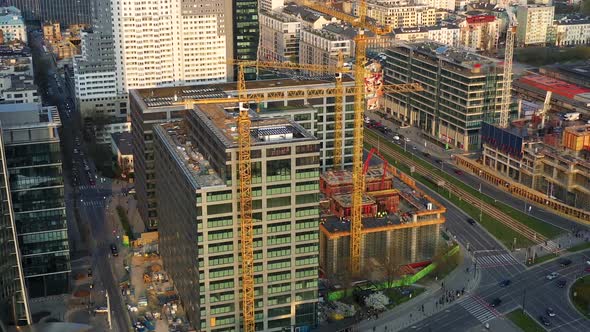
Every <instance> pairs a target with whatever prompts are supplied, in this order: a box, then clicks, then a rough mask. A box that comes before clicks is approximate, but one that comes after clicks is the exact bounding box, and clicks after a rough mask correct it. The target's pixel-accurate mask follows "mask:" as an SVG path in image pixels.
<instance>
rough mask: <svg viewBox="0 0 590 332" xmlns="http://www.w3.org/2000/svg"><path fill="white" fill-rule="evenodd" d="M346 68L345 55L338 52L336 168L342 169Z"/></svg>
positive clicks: (335, 133) (335, 134)
mask: <svg viewBox="0 0 590 332" xmlns="http://www.w3.org/2000/svg"><path fill="white" fill-rule="evenodd" d="M343 66H344V54H342V51H340V52H338V63H337V64H336V91H335V98H334V168H335V169H338V168H340V167H342V113H343V112H344V103H343V94H344V91H343V90H342V87H343V85H342V75H343V72H342V67H343Z"/></svg>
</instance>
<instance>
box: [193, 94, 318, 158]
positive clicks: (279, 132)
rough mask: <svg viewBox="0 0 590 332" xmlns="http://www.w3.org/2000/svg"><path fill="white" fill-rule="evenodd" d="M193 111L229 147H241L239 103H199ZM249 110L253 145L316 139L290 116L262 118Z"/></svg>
mask: <svg viewBox="0 0 590 332" xmlns="http://www.w3.org/2000/svg"><path fill="white" fill-rule="evenodd" d="M192 112H194V114H195V115H197V116H198V117H199V119H200V120H201V121H202V122H203V123H204V124H205V125H206V126H207V127H208V128H209V129H210V130H211V131H212V132H213V134H214V135H215V136H216V137H217V138H219V139H220V140H221V141H222V142H223V144H224V145H225V148H232V147H237V146H238V131H237V119H238V115H239V109H238V105H237V103H223V104H201V105H195V108H194V109H193V110H192ZM248 113H249V116H250V120H251V124H250V139H251V145H252V146H255V145H266V144H273V143H285V142H289V141H294V140H315V139H316V138H315V137H314V136H312V135H311V134H310V133H309V132H308V131H307V130H305V129H304V128H303V127H301V126H300V125H299V124H298V123H296V122H293V121H291V120H290V119H288V118H286V117H279V118H262V117H259V116H258V114H257V113H256V112H254V111H252V110H248Z"/></svg>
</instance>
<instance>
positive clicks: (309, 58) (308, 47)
mask: <svg viewBox="0 0 590 332" xmlns="http://www.w3.org/2000/svg"><path fill="white" fill-rule="evenodd" d="M349 29H354V28H352V27H349ZM343 30H344V29H343V28H341V27H340V26H339V25H331V24H329V25H326V26H325V27H324V28H323V29H321V30H312V29H303V30H301V33H300V36H301V40H300V42H299V63H302V64H317V65H326V66H327V65H331V66H335V65H336V63H337V61H338V54H339V53H340V52H342V54H343V55H344V57H345V58H347V57H350V56H352V54H353V52H354V50H353V45H354V42H353V41H352V38H347V36H345V35H344V31H343Z"/></svg>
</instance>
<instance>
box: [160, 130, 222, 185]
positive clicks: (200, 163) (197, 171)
mask: <svg viewBox="0 0 590 332" xmlns="http://www.w3.org/2000/svg"><path fill="white" fill-rule="evenodd" d="M154 133H156V134H157V135H158V136H160V137H162V141H163V143H164V146H166V148H167V150H168V153H170V154H171V156H172V158H173V159H174V160H176V163H177V164H178V165H179V166H180V168H181V169H182V171H183V173H184V174H185V175H186V176H187V178H188V179H189V180H190V181H191V183H192V185H193V188H194V189H200V188H204V187H217V186H226V184H225V182H224V181H223V179H222V178H221V177H220V176H219V174H217V172H215V170H214V169H213V168H212V167H211V166H210V165H209V162H208V161H207V160H206V159H205V157H204V156H203V155H202V154H201V153H200V152H199V151H198V149H197V148H196V145H197V144H198V143H199V142H191V141H190V137H189V136H188V133H187V130H186V128H185V126H184V124H182V122H181V121H174V122H167V123H162V124H158V125H155V126H154Z"/></svg>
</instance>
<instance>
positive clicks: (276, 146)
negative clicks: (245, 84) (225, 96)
mask: <svg viewBox="0 0 590 332" xmlns="http://www.w3.org/2000/svg"><path fill="white" fill-rule="evenodd" d="M236 106H237V105H235V104H214V105H201V106H197V107H195V109H193V110H189V111H187V112H186V113H185V119H184V121H183V122H180V121H177V122H172V123H167V124H162V125H155V126H154V146H155V149H154V152H155V165H156V166H155V170H156V172H155V177H156V182H157V186H156V192H157V199H158V201H159V202H158V203H159V204H158V215H159V218H160V226H161V227H160V228H159V232H160V252H161V253H162V258H163V261H164V265H165V267H166V270H167V271H168V272H169V273H170V275H171V276H172V278H173V279H174V281H175V285H176V288H177V289H178V291H179V295H180V298H181V300H182V302H183V304H184V307H185V309H186V312H187V316H188V318H189V320H190V321H191V323H192V325H193V326H194V327H196V328H197V329H198V330H200V331H220V330H224V331H231V330H235V331H238V330H240V322H241V320H242V314H241V310H240V307H241V305H240V304H241V295H240V294H241V290H242V288H241V285H240V284H241V281H240V280H241V274H240V269H241V267H240V266H241V260H240V257H239V256H240V249H239V248H240V212H239V202H240V199H239V197H240V195H239V188H240V181H239V172H238V169H237V168H238V164H239V159H238V144H237V140H236V137H237V132H236V130H235V125H236V124H235V118H234V117H233V116H234V114H235V107H236ZM252 113H254V112H252ZM251 117H252V126H251V131H250V135H251V142H252V144H251V146H252V153H251V155H252V193H253V194H252V195H253V202H252V206H253V219H254V271H255V272H254V279H255V303H256V304H255V305H256V330H257V331H284V330H285V329H288V330H289V331H292V327H310V326H313V325H315V322H316V319H317V302H318V251H319V240H318V239H319V227H318V224H319V216H318V214H319V205H318V204H319V203H318V202H319V201H318V195H319V150H320V146H319V140H318V139H316V138H315V137H314V136H312V135H311V134H310V133H309V132H308V131H306V130H305V129H304V128H303V127H301V126H300V125H298V124H297V123H295V122H293V121H291V120H288V119H286V118H281V117H276V118H272V119H263V118H258V117H256V116H255V114H252V115H251Z"/></svg>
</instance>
